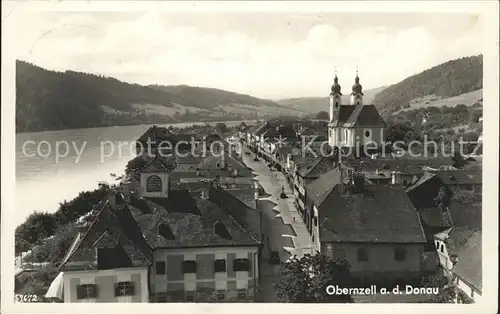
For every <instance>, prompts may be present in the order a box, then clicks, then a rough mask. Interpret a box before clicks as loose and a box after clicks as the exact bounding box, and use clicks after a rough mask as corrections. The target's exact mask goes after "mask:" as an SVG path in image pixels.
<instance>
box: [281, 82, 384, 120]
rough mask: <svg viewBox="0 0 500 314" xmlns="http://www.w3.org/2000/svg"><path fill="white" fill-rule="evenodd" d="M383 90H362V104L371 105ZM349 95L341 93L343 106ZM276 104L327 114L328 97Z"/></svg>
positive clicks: (348, 100) (300, 99) (302, 98)
mask: <svg viewBox="0 0 500 314" xmlns="http://www.w3.org/2000/svg"><path fill="white" fill-rule="evenodd" d="M385 88H386V86H381V87H377V88H372V89H367V90H363V93H364V94H365V96H364V103H366V104H371V103H373V99H374V97H375V95H376V94H377V93H379V92H380V91H382V90H384V89H385ZM347 90H349V89H347ZM349 93H350V92H349ZM349 93H348V92H347V91H346V90H344V91H343V94H344V95H343V96H342V103H343V104H348V103H349V102H350V96H349ZM276 102H277V103H279V104H281V105H286V106H288V107H291V108H295V109H298V110H304V111H307V113H310V114H316V113H318V112H320V111H327V112H328V106H329V103H330V97H299V98H288V99H281V100H278V101H276Z"/></svg>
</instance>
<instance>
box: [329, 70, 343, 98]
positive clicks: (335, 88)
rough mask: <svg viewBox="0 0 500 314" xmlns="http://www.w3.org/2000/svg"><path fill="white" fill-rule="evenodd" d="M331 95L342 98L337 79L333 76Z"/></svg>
mask: <svg viewBox="0 0 500 314" xmlns="http://www.w3.org/2000/svg"><path fill="white" fill-rule="evenodd" d="M331 95H341V96H342V93H341V92H340V84H339V78H338V77H337V76H336V75H335V78H334V79H333V85H332V92H331Z"/></svg>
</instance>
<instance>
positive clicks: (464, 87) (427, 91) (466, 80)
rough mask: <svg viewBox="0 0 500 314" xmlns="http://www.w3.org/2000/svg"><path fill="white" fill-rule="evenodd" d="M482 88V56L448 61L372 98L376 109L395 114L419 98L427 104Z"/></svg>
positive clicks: (390, 87) (392, 86)
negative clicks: (394, 112) (424, 99)
mask: <svg viewBox="0 0 500 314" xmlns="http://www.w3.org/2000/svg"><path fill="white" fill-rule="evenodd" d="M481 88H483V56H482V55H478V56H471V57H464V58H460V59H456V60H451V61H448V62H445V63H443V64H440V65H438V66H435V67H433V68H430V69H428V70H425V71H423V72H422V73H419V74H416V75H412V76H410V77H408V78H406V79H405V80H403V81H401V82H399V83H397V84H394V85H391V86H389V87H387V88H386V89H384V90H383V91H381V92H380V93H378V94H377V95H375V99H374V103H375V104H376V105H377V106H378V107H379V108H385V109H388V110H390V111H396V110H399V109H402V108H408V107H410V106H411V103H412V102H414V101H416V100H418V99H419V98H426V97H427V98H428V99H429V102H431V101H433V100H437V99H441V98H448V97H453V96H458V95H461V94H464V93H469V92H472V91H476V90H479V89H481Z"/></svg>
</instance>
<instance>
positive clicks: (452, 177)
mask: <svg viewBox="0 0 500 314" xmlns="http://www.w3.org/2000/svg"><path fill="white" fill-rule="evenodd" d="M435 173H436V174H437V175H438V176H439V177H440V178H441V180H443V182H444V184H445V185H446V186H448V187H449V188H450V189H452V190H455V191H470V192H473V193H475V194H478V195H480V194H481V193H482V184H483V172H482V170H451V171H436V172H435Z"/></svg>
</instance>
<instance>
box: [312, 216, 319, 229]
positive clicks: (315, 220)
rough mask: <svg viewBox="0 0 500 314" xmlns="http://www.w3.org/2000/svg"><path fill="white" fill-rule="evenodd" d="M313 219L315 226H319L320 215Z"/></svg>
mask: <svg viewBox="0 0 500 314" xmlns="http://www.w3.org/2000/svg"><path fill="white" fill-rule="evenodd" d="M313 221H314V226H315V227H317V226H318V217H316V216H315V217H314V218H313Z"/></svg>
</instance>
